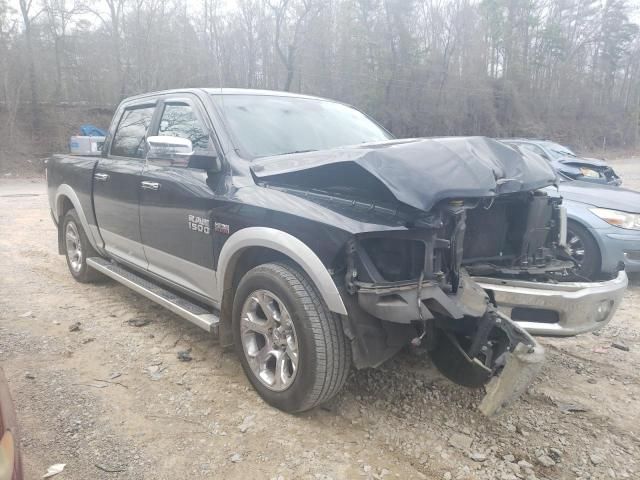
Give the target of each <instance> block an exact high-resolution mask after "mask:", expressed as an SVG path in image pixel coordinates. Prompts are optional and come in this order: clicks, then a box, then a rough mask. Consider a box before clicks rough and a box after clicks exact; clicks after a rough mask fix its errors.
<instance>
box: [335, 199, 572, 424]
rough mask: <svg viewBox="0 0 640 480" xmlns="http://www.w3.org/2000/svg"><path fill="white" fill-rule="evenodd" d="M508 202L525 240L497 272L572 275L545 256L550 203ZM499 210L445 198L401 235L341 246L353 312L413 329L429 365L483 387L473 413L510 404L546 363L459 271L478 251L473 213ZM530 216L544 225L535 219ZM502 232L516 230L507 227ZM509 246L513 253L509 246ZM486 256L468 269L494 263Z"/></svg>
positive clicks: (556, 225) (556, 224) (555, 228)
mask: <svg viewBox="0 0 640 480" xmlns="http://www.w3.org/2000/svg"><path fill="white" fill-rule="evenodd" d="M508 197H509V198H508V199H504V200H502V199H501V200H500V201H505V202H506V203H508V204H509V205H510V208H511V209H517V210H518V212H517V213H518V214H517V215H516V212H511V213H513V218H517V219H518V222H520V223H521V224H522V225H521V227H522V237H523V238H526V239H527V241H526V242H524V245H520V246H519V247H520V248H519V249H517V253H514V252H512V251H511V250H508V249H507V250H505V251H504V253H503V255H502V256H501V257H502V258H499V260H501V262H500V263H499V264H495V268H496V269H498V268H499V269H501V271H502V272H504V273H505V274H518V275H519V274H523V272H530V271H531V270H532V269H535V270H536V271H537V270H540V269H548V270H550V271H556V270H560V269H562V268H565V269H566V268H567V267H570V266H571V265H572V264H571V263H565V262H561V261H558V260H557V259H556V257H555V256H554V255H553V254H552V253H550V252H551V250H552V249H554V248H555V245H556V244H557V242H551V243H549V242H547V239H548V238H549V236H550V235H554V234H558V232H559V231H560V230H561V229H562V225H561V222H560V221H559V219H558V212H559V210H558V209H557V208H556V207H557V205H556V203H555V201H552V200H551V199H549V198H548V197H546V196H544V197H543V196H540V195H539V194H537V193H535V194H532V193H529V192H527V193H524V194H515V195H509V196H508ZM498 198H500V197H498ZM497 202H498V200H496V202H493V205H488V204H486V205H485V204H484V203H483V202H481V201H478V200H449V201H446V202H442V203H441V204H440V205H438V206H437V207H436V208H435V209H433V210H432V211H431V212H430V214H429V215H427V216H423V217H421V218H419V219H417V220H416V221H415V223H414V224H413V226H412V228H410V229H408V230H406V231H402V232H384V233H378V232H375V233H366V234H361V235H357V236H355V237H354V238H353V239H352V240H351V241H350V242H349V244H348V246H347V254H346V265H347V268H346V271H345V286H346V290H347V292H348V293H349V294H350V295H352V296H353V297H354V298H357V304H358V307H359V308H361V309H362V310H363V311H364V312H366V313H367V314H368V315H370V316H371V317H374V318H376V319H380V320H381V321H383V322H388V323H392V324H404V325H411V326H412V327H413V328H412V331H413V332H415V336H414V337H413V338H412V339H411V342H412V344H413V345H417V344H420V343H423V344H424V345H426V347H427V349H428V350H429V352H430V355H431V357H432V359H433V362H434V364H435V365H436V367H437V368H438V369H439V370H440V371H441V372H442V373H443V374H444V375H445V376H446V377H448V378H449V379H451V380H452V381H454V382H455V383H458V384H460V385H464V386H467V387H473V388H478V387H482V386H484V385H487V395H486V396H485V399H484V400H483V402H482V404H481V406H480V409H481V411H482V412H483V413H484V414H486V415H491V414H494V413H496V412H498V411H499V410H500V409H502V408H503V407H504V406H505V405H507V404H508V403H510V402H511V401H512V400H514V399H516V398H518V396H519V395H520V394H521V393H522V392H523V391H524V390H525V389H526V388H527V386H528V385H529V384H530V382H531V381H532V380H533V378H534V377H535V376H536V374H537V372H538V370H539V368H540V366H541V364H542V362H543V359H544V351H543V348H542V347H541V346H540V345H539V344H538V343H537V342H536V341H535V340H534V338H533V337H531V335H529V334H528V333H527V332H526V331H525V330H524V329H522V328H521V327H520V326H519V325H518V324H517V323H515V322H513V321H512V320H511V319H510V318H508V317H507V316H505V315H503V314H501V313H499V312H498V311H497V309H496V307H495V305H493V303H492V302H491V299H490V298H489V297H488V295H487V294H486V292H485V291H484V290H483V289H482V288H481V287H480V286H478V285H477V284H476V283H475V281H474V280H473V279H472V278H471V277H470V276H469V273H468V271H467V268H465V267H464V265H465V262H466V261H467V260H466V249H465V248H464V247H465V245H468V244H471V246H472V247H471V248H470V250H471V252H472V253H474V254H475V253H478V252H477V249H475V250H474V249H473V241H474V237H470V236H469V230H468V224H469V223H471V225H472V226H474V225H475V222H476V220H475V218H476V215H481V216H486V213H485V212H486V211H487V210H488V209H490V208H487V206H489V207H493V206H494V205H495V204H496V203H497ZM542 204H544V205H546V207H547V208H546V209H545V208H542V207H541V205H542ZM500 208H502V207H500ZM479 210H480V212H478V211H479ZM541 211H544V214H543V213H541ZM500 215H501V214H500ZM532 216H535V217H536V219H539V218H540V217H541V216H542V217H544V218H545V219H546V220H544V221H538V220H535V221H533V220H531V219H530V217H532ZM470 219H471V222H470ZM534 224H535V225H537V227H535V228H533V227H532V225H534ZM502 229H503V230H504V229H509V230H510V231H511V232H512V233H513V232H514V231H515V230H517V228H516V226H515V225H505V226H504V227H502ZM532 230H534V231H532ZM538 230H542V231H543V233H541V234H538ZM556 238H558V237H556ZM476 239H477V240H478V241H483V240H482V239H481V238H477V237H476ZM521 240H522V239H521ZM512 242H513V247H514V248H515V244H516V239H515V238H513V239H512ZM505 248H506V247H505ZM483 253H485V252H483ZM486 253H487V255H486V256H483V257H481V259H479V260H476V261H478V262H483V261H486V260H487V257H491V258H493V257H494V256H496V255H493V254H490V252H486ZM498 257H500V255H498ZM516 257H518V258H519V259H520V260H519V261H516V260H515V259H516ZM492 262H493V260H492ZM469 264H470V265H473V264H474V263H473V262H470V263H469ZM481 265H482V266H481V267H480V268H482V269H484V268H486V267H484V265H483V264H481ZM492 265H494V263H492ZM352 311H353V309H352ZM356 317H357V315H356Z"/></svg>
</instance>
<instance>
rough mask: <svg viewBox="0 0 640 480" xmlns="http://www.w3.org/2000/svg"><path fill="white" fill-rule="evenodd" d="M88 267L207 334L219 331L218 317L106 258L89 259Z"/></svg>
mask: <svg viewBox="0 0 640 480" xmlns="http://www.w3.org/2000/svg"><path fill="white" fill-rule="evenodd" d="M87 265H89V266H90V267H91V268H93V269H95V270H97V271H99V272H100V273H103V274H104V275H106V276H107V277H110V278H113V279H114V280H115V281H116V282H119V283H121V284H123V285H124V286H126V287H129V288H130V289H131V290H133V291H134V292H137V293H139V294H140V295H142V296H144V297H147V298H148V299H149V300H153V301H154V302H156V303H158V304H160V305H162V306H163V307H165V308H166V309H167V310H171V311H172V312H173V313H175V314H176V315H179V316H181V317H182V318H184V319H186V320H189V321H190V322H191V323H193V324H195V325H197V326H198V327H200V328H203V329H204V330H206V331H207V332H213V331H215V330H217V327H218V323H219V322H220V319H219V318H218V316H217V315H215V314H213V313H211V312H210V311H208V310H206V309H205V308H202V307H201V306H199V305H196V304H195V303H193V302H191V301H190V300H187V299H186V298H184V297H181V296H179V295H176V294H175V293H173V292H171V291H169V290H167V289H165V288H163V287H161V286H160V285H158V284H156V283H153V282H151V281H149V280H147V279H146V278H143V277H140V276H138V275H136V274H135V273H133V272H131V271H129V270H127V269H126V268H123V267H121V266H119V265H118V264H116V263H111V262H110V261H109V260H106V259H104V258H100V257H91V258H87Z"/></svg>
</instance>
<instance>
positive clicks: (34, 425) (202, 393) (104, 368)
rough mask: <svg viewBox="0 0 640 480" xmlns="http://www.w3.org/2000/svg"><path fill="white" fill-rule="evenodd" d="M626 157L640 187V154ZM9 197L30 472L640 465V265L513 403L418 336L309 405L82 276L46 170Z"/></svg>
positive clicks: (401, 471) (394, 471)
mask: <svg viewBox="0 0 640 480" xmlns="http://www.w3.org/2000/svg"><path fill="white" fill-rule="evenodd" d="M615 168H616V169H618V170H619V171H620V173H621V174H622V175H623V178H624V179H625V184H626V185H628V186H636V188H640V162H638V163H635V162H633V161H631V160H628V161H618V162H616V163H615ZM0 212H1V213H0V361H1V362H2V367H3V368H4V370H5V372H6V374H7V377H8V379H9V383H10V388H11V391H12V394H13V396H14V400H15V403H16V408H17V413H18V419H19V421H20V424H21V427H22V446H23V454H24V460H25V464H26V465H25V467H26V477H25V478H26V479H35V478H40V477H42V475H43V474H44V473H45V472H46V470H47V468H48V467H49V466H50V465H52V464H56V463H64V464H66V467H65V469H64V471H63V472H62V473H60V474H59V475H57V476H56V477H54V478H55V479H56V480H57V479H61V480H62V479H77V480H87V479H132V480H133V479H176V478H231V479H234V478H237V479H245V478H266V479H271V478H273V479H291V478H303V479H307V478H308V479H330V478H332V479H342V478H364V479H393V478H402V479H410V478H414V479H501V480H515V479H530V480H532V479H536V478H537V479H608V478H613V479H617V478H640V402H639V398H640V377H639V375H638V371H640V314H639V313H638V312H639V309H640V279H635V280H633V282H632V284H631V286H630V288H629V290H628V292H627V293H626V296H625V300H624V303H623V305H622V307H621V308H620V310H619V311H618V313H617V314H616V316H615V318H614V319H613V320H612V322H611V323H610V324H609V325H608V326H607V327H606V328H604V329H603V330H602V331H600V332H598V333H597V334H588V335H583V336H580V337H577V338H572V339H553V340H543V344H544V346H545V348H546V349H547V362H546V364H545V367H544V370H543V373H542V375H541V376H540V377H539V378H538V380H537V381H536V382H535V384H534V385H533V386H532V387H531V388H530V390H529V392H528V393H527V394H526V395H525V396H524V397H523V398H522V399H521V400H520V401H519V402H518V403H517V404H516V405H514V406H513V407H512V408H511V409H509V410H508V411H507V412H506V413H504V414H502V415H500V416H498V417H496V418H493V419H486V418H484V417H482V416H481V415H480V414H479V413H478V412H477V411H476V406H477V404H478V403H479V400H480V398H481V395H482V392H478V391H470V390H467V389H464V388H462V387H458V386H455V385H452V384H451V383H450V382H448V381H447V380H446V379H444V378H443V377H442V376H440V375H439V374H438V373H437V371H436V370H435V369H434V368H433V367H432V365H431V364H430V362H429V360H428V358H426V357H425V356H422V355H419V354H415V353H411V352H405V353H403V354H401V355H399V356H398V357H397V358H395V359H394V360H392V361H390V362H388V363H387V364H385V365H384V366H383V367H382V368H380V369H378V370H370V371H360V372H353V373H352V375H351V376H350V378H349V381H348V383H347V386H346V388H345V390H344V392H343V394H341V396H340V397H339V398H338V399H336V401H334V402H333V403H332V404H331V405H330V406H328V407H327V408H325V409H317V410H315V411H312V412H310V413H307V414H304V415H298V416H292V415H286V414H283V413H281V412H279V411H276V410H273V409H272V408H270V407H268V406H267V405H266V404H264V403H263V402H262V401H261V400H260V398H259V397H258V396H257V394H256V393H254V391H253V390H252V388H251V387H250V385H249V383H248V381H247V380H246V379H245V377H244V375H243V373H242V370H241V368H240V365H239V363H238V361H237V358H236V357H235V355H234V354H233V353H231V352H226V351H223V350H222V349H221V348H220V347H219V346H218V345H217V344H216V341H215V339H214V338H211V337H210V336H209V335H208V334H206V333H204V332H202V331H200V330H198V329H197V328H196V327H193V326H191V325H189V324H187V323H186V322H184V321H182V320H181V319H180V318H178V317H176V316H174V315H173V314H171V313H169V312H167V311H164V310H163V309H161V308H159V307H157V306H155V305H154V304H153V303H151V302H149V301H147V300H145V299H143V298H141V297H139V296H137V295H136V294H134V293H132V292H130V291H129V290H127V289H126V288H124V287H121V286H119V285H118V284H116V283H113V282H110V281H105V282H103V283H101V284H98V285H81V284H79V283H76V282H75V281H74V280H73V279H72V278H71V276H70V275H69V273H68V272H67V267H66V264H65V261H64V258H63V257H62V256H59V255H57V248H56V235H55V229H54V226H53V223H52V222H51V219H50V217H49V212H48V207H47V198H46V192H45V188H44V184H43V183H42V182H41V181H19V180H2V181H0ZM613 344H617V346H618V347H628V351H626V350H625V349H620V348H616V347H614V346H613ZM186 351H188V352H189V354H188V355H185V354H182V355H181V357H182V360H181V359H180V358H179V355H178V354H179V353H180V352H186ZM188 358H191V361H184V360H187V359H188Z"/></svg>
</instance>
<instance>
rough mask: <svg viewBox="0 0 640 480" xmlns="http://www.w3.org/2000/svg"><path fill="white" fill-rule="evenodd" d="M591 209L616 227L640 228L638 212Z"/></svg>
mask: <svg viewBox="0 0 640 480" xmlns="http://www.w3.org/2000/svg"><path fill="white" fill-rule="evenodd" d="M589 211H590V212H591V213H593V214H594V215H596V216H597V217H600V218H601V219H602V220H604V221H605V222H607V223H608V224H609V225H613V226H614V227H620V228H627V229H630V230H640V215H639V214H637V213H628V212H622V211H620V210H609V209H608V208H590V209H589Z"/></svg>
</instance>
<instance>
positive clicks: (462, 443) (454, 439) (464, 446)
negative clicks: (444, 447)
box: [449, 433, 473, 450]
mask: <svg viewBox="0 0 640 480" xmlns="http://www.w3.org/2000/svg"><path fill="white" fill-rule="evenodd" d="M472 443H473V438H471V437H470V436H469V435H465V434H464V433H454V434H453V435H451V436H450V437H449V445H451V446H452V447H454V448H458V449H460V450H469V448H471V444H472Z"/></svg>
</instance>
